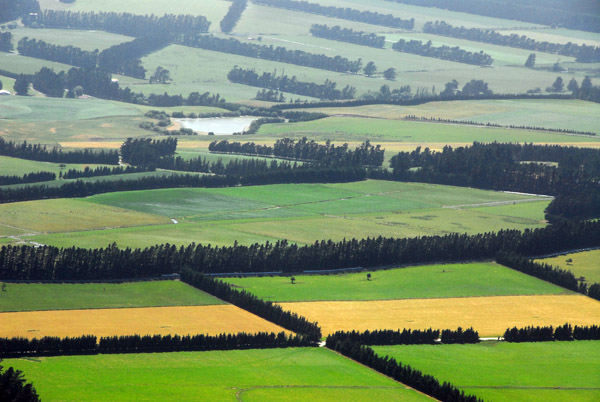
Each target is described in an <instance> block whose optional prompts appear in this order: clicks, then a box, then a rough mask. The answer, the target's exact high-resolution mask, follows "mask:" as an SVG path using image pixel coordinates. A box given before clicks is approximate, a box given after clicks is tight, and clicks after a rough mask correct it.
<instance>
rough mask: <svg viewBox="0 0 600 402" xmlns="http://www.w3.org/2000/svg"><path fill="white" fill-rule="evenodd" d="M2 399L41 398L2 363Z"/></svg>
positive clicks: (28, 400) (17, 372)
mask: <svg viewBox="0 0 600 402" xmlns="http://www.w3.org/2000/svg"><path fill="white" fill-rule="evenodd" d="M0 5H1V1H0ZM0 10H1V8H0ZM0 399H1V400H3V401H14V402H38V401H39V400H40V399H39V396H38V394H37V391H36V390H35V388H34V387H33V384H31V383H26V380H25V378H24V377H23V372H22V371H21V370H15V369H14V368H12V367H9V368H7V369H6V370H5V369H4V367H3V366H2V365H0Z"/></svg>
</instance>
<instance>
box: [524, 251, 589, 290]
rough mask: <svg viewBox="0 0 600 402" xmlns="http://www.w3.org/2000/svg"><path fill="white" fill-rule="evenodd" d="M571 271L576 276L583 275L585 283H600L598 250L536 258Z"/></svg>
mask: <svg viewBox="0 0 600 402" xmlns="http://www.w3.org/2000/svg"><path fill="white" fill-rule="evenodd" d="M536 261H537V262H542V263H546V264H550V265H554V266H558V267H560V268H562V269H566V270H568V271H571V272H573V274H574V275H575V276H576V277H578V278H579V277H582V276H583V277H584V278H585V281H586V283H588V284H590V285H591V284H593V283H600V250H592V251H583V252H580V253H572V254H565V255H559V256H557V257H552V258H544V259H541V260H536Z"/></svg>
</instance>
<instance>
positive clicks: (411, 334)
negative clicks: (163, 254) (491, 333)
mask: <svg viewBox="0 0 600 402" xmlns="http://www.w3.org/2000/svg"><path fill="white" fill-rule="evenodd" d="M440 335H441V337H440ZM346 340H349V341H352V342H358V343H360V344H363V345H371V346H375V345H379V346H381V345H435V344H453V343H479V333H478V332H477V331H475V330H474V329H473V328H468V329H466V330H463V329H462V328H460V327H459V328H457V329H456V330H451V329H444V330H439V329H431V328H429V329H426V330H417V329H415V330H412V329H403V330H399V329H398V330H392V329H382V330H374V331H369V330H367V331H365V332H358V331H351V332H345V331H337V332H335V333H333V334H331V335H329V336H328V337H327V345H328V347H332V348H334V347H335V345H336V344H337V343H338V342H342V341H346Z"/></svg>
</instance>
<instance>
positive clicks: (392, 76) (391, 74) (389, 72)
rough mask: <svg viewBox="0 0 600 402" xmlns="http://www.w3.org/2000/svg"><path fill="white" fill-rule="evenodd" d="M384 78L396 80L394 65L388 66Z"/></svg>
mask: <svg viewBox="0 0 600 402" xmlns="http://www.w3.org/2000/svg"><path fill="white" fill-rule="evenodd" d="M383 78H385V79H386V80H388V81H394V80H395V79H396V69H395V68H393V67H390V68H388V69H387V70H385V71H384V72H383Z"/></svg>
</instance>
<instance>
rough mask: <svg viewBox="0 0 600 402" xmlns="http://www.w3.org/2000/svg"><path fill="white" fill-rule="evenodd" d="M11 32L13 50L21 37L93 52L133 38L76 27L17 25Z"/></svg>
mask: <svg viewBox="0 0 600 402" xmlns="http://www.w3.org/2000/svg"><path fill="white" fill-rule="evenodd" d="M10 32H11V33H12V34H13V43H14V46H15V50H16V48H17V44H18V42H19V41H20V40H21V39H22V38H25V37H27V38H29V39H37V40H43V41H44V42H47V43H50V44H52V45H59V46H69V45H71V46H74V47H78V48H81V49H83V50H87V51H90V52H93V51H94V50H96V49H98V50H99V51H102V50H104V49H108V48H109V47H112V46H115V45H119V44H121V43H123V42H131V41H132V40H133V38H131V37H129V36H124V35H118V34H114V33H110V32H104V31H80V30H77V29H36V28H26V27H22V26H19V27H17V29H13V30H11V31H10Z"/></svg>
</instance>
